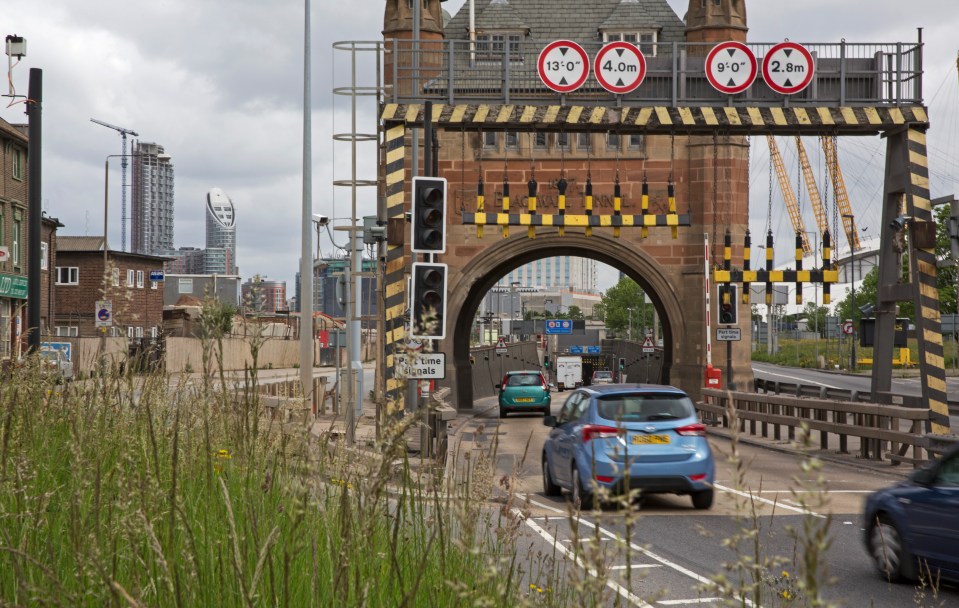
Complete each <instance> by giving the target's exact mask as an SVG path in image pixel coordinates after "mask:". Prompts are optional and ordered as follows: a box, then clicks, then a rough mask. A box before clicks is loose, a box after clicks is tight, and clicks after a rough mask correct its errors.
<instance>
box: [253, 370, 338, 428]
mask: <svg viewBox="0 0 959 608" xmlns="http://www.w3.org/2000/svg"><path fill="white" fill-rule="evenodd" d="M327 382H328V379H327V378H313V402H314V403H315V407H314V403H307V402H306V401H305V399H304V398H303V389H302V387H301V386H300V381H299V380H280V381H279V382H270V383H264V384H257V387H256V388H257V392H259V393H260V395H261V399H260V404H261V405H262V406H263V407H264V408H265V411H266V413H267V414H268V416H269V417H270V418H271V419H273V420H281V421H283V422H291V421H306V420H308V419H309V418H310V417H311V416H312V415H313V413H314V412H316V413H317V414H325V413H326V411H327V405H326V404H327V401H329V402H330V403H331V406H330V409H331V410H332V411H333V413H334V414H337V413H338V412H337V411H336V409H337V408H336V405H335V404H336V400H335V399H333V391H334V390H335V388H331V389H329V390H327V387H326V385H327ZM237 390H238V391H242V390H243V388H242V387H241V386H238V388H237Z"/></svg>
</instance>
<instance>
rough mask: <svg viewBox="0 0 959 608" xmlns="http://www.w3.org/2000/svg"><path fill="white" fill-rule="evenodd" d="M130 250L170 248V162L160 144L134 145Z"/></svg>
mask: <svg viewBox="0 0 959 608" xmlns="http://www.w3.org/2000/svg"><path fill="white" fill-rule="evenodd" d="M132 194H133V208H132V210H131V211H132V213H131V220H132V222H131V223H132V226H131V239H130V242H131V248H132V250H133V253H142V254H147V255H164V254H165V253H166V252H168V251H170V250H172V249H173V163H172V162H170V157H169V155H167V154H165V153H164V151H163V146H161V145H158V144H155V143H143V142H136V143H135V144H134V147H133V193H132Z"/></svg>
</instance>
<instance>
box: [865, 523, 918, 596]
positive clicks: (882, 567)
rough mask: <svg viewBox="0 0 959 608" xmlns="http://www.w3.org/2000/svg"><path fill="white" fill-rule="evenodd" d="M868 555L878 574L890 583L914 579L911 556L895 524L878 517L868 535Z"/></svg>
mask: <svg viewBox="0 0 959 608" xmlns="http://www.w3.org/2000/svg"><path fill="white" fill-rule="evenodd" d="M869 553H870V555H872V559H873V562H874V563H875V564H876V568H877V569H878V570H879V573H880V574H881V575H882V576H883V578H886V579H887V580H889V581H890V582H898V581H902V580H911V579H913V578H915V568H914V565H913V561H912V555H911V554H910V553H909V549H907V548H906V544H905V542H903V540H902V535H901V534H900V533H899V529H898V528H897V527H896V524H894V523H892V520H890V519H889V518H888V517H886V516H884V515H880V516H879V517H878V518H877V521H876V522H875V523H874V524H873V526H872V531H870V533H869Z"/></svg>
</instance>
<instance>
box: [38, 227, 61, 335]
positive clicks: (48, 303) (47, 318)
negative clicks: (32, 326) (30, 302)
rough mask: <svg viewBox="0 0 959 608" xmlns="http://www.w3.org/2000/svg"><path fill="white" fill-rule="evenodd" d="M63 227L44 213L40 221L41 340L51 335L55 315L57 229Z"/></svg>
mask: <svg viewBox="0 0 959 608" xmlns="http://www.w3.org/2000/svg"><path fill="white" fill-rule="evenodd" d="M58 228H63V224H61V223H60V220H58V219H57V218H55V217H48V216H46V215H44V216H43V217H42V218H41V221H40V334H41V335H42V336H43V340H47V339H49V338H50V336H52V335H53V332H54V330H53V318H54V316H55V315H56V310H55V309H54V302H55V301H56V277H57V273H56V268H57V229H58Z"/></svg>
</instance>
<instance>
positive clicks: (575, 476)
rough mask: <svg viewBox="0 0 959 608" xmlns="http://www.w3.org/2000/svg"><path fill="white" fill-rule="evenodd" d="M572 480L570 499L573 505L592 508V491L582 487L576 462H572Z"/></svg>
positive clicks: (584, 508)
mask: <svg viewBox="0 0 959 608" xmlns="http://www.w3.org/2000/svg"><path fill="white" fill-rule="evenodd" d="M570 478H571V479H572V480H573V483H572V486H573V488H572V495H571V500H572V501H573V505H574V506H577V507H579V508H580V510H583V511H585V510H588V509H592V508H593V493H592V492H588V491H587V490H586V489H584V488H583V482H582V480H581V479H580V478H579V468H578V467H577V466H576V463H575V462H574V463H573V472H572V475H571V477H570Z"/></svg>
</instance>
